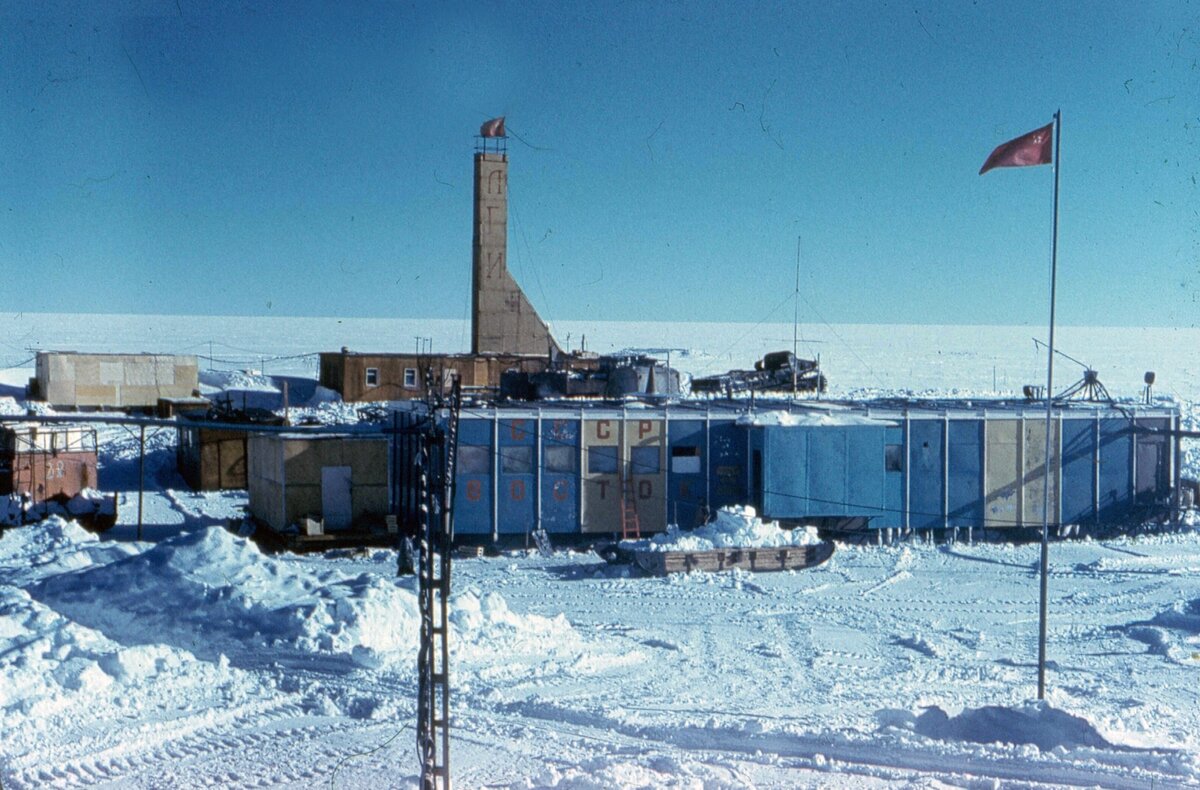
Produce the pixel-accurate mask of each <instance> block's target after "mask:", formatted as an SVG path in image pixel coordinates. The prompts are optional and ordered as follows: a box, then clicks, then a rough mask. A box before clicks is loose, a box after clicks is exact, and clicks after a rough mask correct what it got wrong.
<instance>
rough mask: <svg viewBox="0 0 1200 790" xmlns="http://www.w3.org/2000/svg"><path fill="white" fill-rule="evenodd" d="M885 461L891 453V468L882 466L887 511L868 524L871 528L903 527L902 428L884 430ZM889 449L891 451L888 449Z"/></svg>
mask: <svg viewBox="0 0 1200 790" xmlns="http://www.w3.org/2000/svg"><path fill="white" fill-rule="evenodd" d="M883 435H884V442H885V443H886V446H885V461H886V460H887V453H889V452H890V453H891V464H892V465H891V467H888V466H887V465H886V464H885V466H884V489H885V494H884V500H885V502H886V507H887V509H886V510H885V511H884V513H883V514H882V515H881V516H880V517H879V518H877V519H873V520H872V521H871V523H870V526H872V527H900V526H903V525H904V519H903V516H902V515H901V511H902V510H903V509H904V428H902V427H900V426H899V425H897V426H895V427H892V428H885V429H884V432H883ZM888 448H891V449H888Z"/></svg>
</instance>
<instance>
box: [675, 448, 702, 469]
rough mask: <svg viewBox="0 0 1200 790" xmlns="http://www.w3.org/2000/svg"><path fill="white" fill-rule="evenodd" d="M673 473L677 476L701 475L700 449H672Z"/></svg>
mask: <svg viewBox="0 0 1200 790" xmlns="http://www.w3.org/2000/svg"><path fill="white" fill-rule="evenodd" d="M671 471H672V472H674V473H675V474H677V475H697V474H700V448H699V447H672V448H671Z"/></svg>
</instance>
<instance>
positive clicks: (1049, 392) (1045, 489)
mask: <svg viewBox="0 0 1200 790" xmlns="http://www.w3.org/2000/svg"><path fill="white" fill-rule="evenodd" d="M1061 151H1062V110H1061V109H1060V110H1058V111H1056V112H1055V113H1054V229H1053V231H1052V232H1051V237H1050V238H1051V241H1050V345H1049V351H1047V359H1046V457H1045V462H1044V463H1043V466H1042V469H1043V472H1044V476H1043V479H1042V561H1041V607H1040V610H1039V612H1038V699H1039V700H1044V699H1045V698H1046V620H1047V616H1048V610H1049V606H1048V603H1047V598H1048V589H1047V588H1048V585H1047V576H1048V575H1049V566H1050V538H1049V535H1050V436H1051V430H1050V427H1051V425H1052V421H1053V410H1054V297H1055V290H1056V288H1057V285H1058V155H1059V153H1060V152H1061Z"/></svg>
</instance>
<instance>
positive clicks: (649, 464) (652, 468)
mask: <svg viewBox="0 0 1200 790" xmlns="http://www.w3.org/2000/svg"><path fill="white" fill-rule="evenodd" d="M629 467H630V468H629V473H630V474H634V475H656V474H658V472H659V470H660V469H661V466H660V464H659V452H658V448H657V447H634V448H632V449H630V451H629Z"/></svg>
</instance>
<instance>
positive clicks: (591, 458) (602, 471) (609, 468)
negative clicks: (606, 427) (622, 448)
mask: <svg viewBox="0 0 1200 790" xmlns="http://www.w3.org/2000/svg"><path fill="white" fill-rule="evenodd" d="M616 473H617V448H616V447H615V446H614V447H589V448H588V474H589V475H613V474H616Z"/></svg>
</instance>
